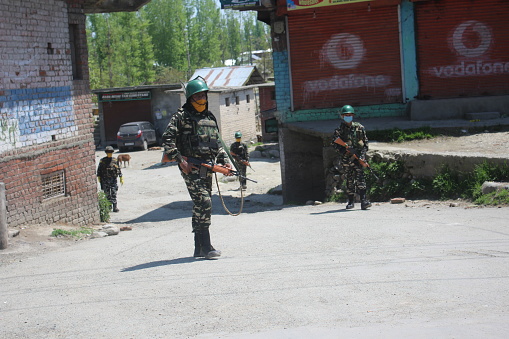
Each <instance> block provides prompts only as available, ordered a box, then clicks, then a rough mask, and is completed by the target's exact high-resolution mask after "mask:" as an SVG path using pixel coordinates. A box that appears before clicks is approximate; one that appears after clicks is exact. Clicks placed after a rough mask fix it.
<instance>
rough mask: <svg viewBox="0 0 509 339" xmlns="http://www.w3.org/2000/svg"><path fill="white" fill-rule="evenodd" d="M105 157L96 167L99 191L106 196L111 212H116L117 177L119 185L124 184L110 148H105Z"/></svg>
mask: <svg viewBox="0 0 509 339" xmlns="http://www.w3.org/2000/svg"><path fill="white" fill-rule="evenodd" d="M104 151H105V152H106V156H105V157H104V158H102V159H101V160H100V161H99V166H98V167H97V180H98V181H99V183H100V184H101V189H102V190H103V191H104V193H105V194H106V198H108V200H109V201H110V202H111V205H112V208H113V212H118V211H119V209H118V207H117V191H118V184H117V177H119V178H120V183H121V184H122V185H123V184H124V179H123V178H122V171H121V170H120V166H119V165H118V163H117V159H116V158H114V157H113V152H114V149H113V147H111V146H107V147H106V149H105V150H104Z"/></svg>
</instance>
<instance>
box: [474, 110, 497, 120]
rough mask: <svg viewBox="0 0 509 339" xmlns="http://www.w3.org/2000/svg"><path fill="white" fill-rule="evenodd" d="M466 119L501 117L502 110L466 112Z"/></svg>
mask: <svg viewBox="0 0 509 339" xmlns="http://www.w3.org/2000/svg"><path fill="white" fill-rule="evenodd" d="M465 119H466V120H489V119H500V112H478V113H465Z"/></svg>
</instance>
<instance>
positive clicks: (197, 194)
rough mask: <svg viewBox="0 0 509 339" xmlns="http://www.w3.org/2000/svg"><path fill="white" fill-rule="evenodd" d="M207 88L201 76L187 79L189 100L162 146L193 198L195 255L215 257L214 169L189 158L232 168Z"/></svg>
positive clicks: (167, 133)
mask: <svg viewBox="0 0 509 339" xmlns="http://www.w3.org/2000/svg"><path fill="white" fill-rule="evenodd" d="M208 91H209V88H208V86H207V84H206V83H205V81H204V80H203V79H202V78H201V77H197V78H195V79H193V80H191V81H189V82H188V84H187V86H186V88H185V94H186V99H187V100H186V103H185V104H184V105H183V106H182V107H181V108H180V109H179V110H178V111H177V112H176V113H175V114H173V116H172V117H171V119H170V123H169V124H168V127H166V131H165V132H164V133H163V146H164V154H165V156H166V157H167V158H168V159H169V160H170V161H171V160H176V161H177V163H178V165H179V169H180V174H181V175H182V178H184V182H185V183H186V186H187V190H188V192H189V195H190V196H191V200H192V201H193V216H192V221H191V223H192V227H193V233H194V257H204V258H206V259H214V258H217V257H219V256H220V255H221V251H218V250H216V249H215V248H214V247H213V246H212V244H211V242H210V232H209V227H210V224H211V214H212V199H211V194H212V171H211V170H210V169H209V168H207V167H205V166H199V165H194V164H192V163H191V162H188V161H186V159H188V158H195V159H199V160H201V161H202V162H204V163H205V162H213V163H217V164H222V165H225V166H226V167H228V168H231V165H230V164H229V162H228V155H227V154H226V152H225V151H224V149H223V147H221V143H220V140H221V136H220V134H219V127H218V125H217V122H216V118H215V117H214V115H213V114H212V112H210V111H209V110H208V96H207V93H208Z"/></svg>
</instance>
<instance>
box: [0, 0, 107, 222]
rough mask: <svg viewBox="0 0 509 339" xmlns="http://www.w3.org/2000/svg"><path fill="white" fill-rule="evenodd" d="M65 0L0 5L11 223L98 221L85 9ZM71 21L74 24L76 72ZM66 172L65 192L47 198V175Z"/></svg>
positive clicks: (0, 131)
mask: <svg viewBox="0 0 509 339" xmlns="http://www.w3.org/2000/svg"><path fill="white" fill-rule="evenodd" d="M78 3H79V1H76V2H75V5H74V6H69V7H70V8H69V9H68V5H67V3H66V2H65V1H57V0H30V1H18V2H16V4H15V5H14V4H5V3H2V4H1V5H0V13H1V16H2V19H1V22H2V30H1V33H0V40H1V41H2V43H1V45H2V58H1V60H0V72H1V74H2V78H1V90H0V182H4V183H5V188H6V198H7V223H8V225H9V226H10V227H12V226H17V225H22V224H31V223H54V222H64V223H71V224H76V225H87V224H91V223H95V222H98V221H99V210H98V201H97V182H96V178H95V157H94V142H93V122H92V121H93V120H92V119H93V118H92V102H91V98H90V90H89V87H88V68H87V67H88V65H87V48H86V36H85V16H84V15H83V14H82V12H81V9H80V8H79V5H78ZM70 25H75V26H73V27H74V28H75V29H76V32H77V40H76V44H75V47H76V53H77V55H78V58H77V62H76V63H75V66H76V67H77V69H78V70H79V71H80V72H79V76H77V77H75V76H73V67H72V65H73V63H72V59H71V43H70V33H69V27H70ZM56 173H63V178H64V179H63V183H64V188H65V194H64V195H63V196H59V197H53V198H48V199H45V198H44V197H45V196H47V194H46V195H45V193H47V192H44V188H45V187H46V188H47V185H46V186H44V185H43V178H44V177H45V175H48V174H50V175H51V174H56Z"/></svg>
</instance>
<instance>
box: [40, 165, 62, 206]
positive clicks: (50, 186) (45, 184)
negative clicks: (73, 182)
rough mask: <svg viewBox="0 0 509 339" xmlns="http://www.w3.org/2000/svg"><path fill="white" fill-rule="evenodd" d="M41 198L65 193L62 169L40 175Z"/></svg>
mask: <svg viewBox="0 0 509 339" xmlns="http://www.w3.org/2000/svg"><path fill="white" fill-rule="evenodd" d="M41 179H42V198H43V199H50V198H55V197H60V196H64V195H65V174H64V171H55V172H53V173H48V174H43V175H41Z"/></svg>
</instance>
